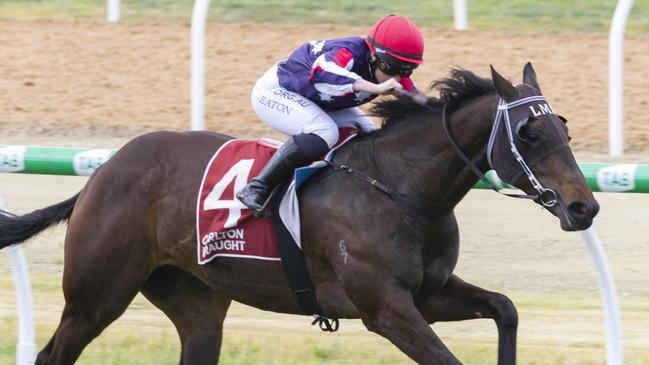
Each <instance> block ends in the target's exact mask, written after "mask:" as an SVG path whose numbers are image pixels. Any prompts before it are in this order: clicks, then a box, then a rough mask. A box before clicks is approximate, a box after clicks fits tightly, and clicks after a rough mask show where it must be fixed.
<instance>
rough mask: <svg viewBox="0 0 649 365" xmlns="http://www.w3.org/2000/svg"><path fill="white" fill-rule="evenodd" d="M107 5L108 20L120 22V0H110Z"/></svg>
mask: <svg viewBox="0 0 649 365" xmlns="http://www.w3.org/2000/svg"><path fill="white" fill-rule="evenodd" d="M106 7H107V8H108V9H107V10H108V11H107V13H108V21H109V22H111V23H115V22H118V21H119V20H120V0H108V4H106Z"/></svg>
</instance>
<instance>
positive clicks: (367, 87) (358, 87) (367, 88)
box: [353, 78, 403, 95]
mask: <svg viewBox="0 0 649 365" xmlns="http://www.w3.org/2000/svg"><path fill="white" fill-rule="evenodd" d="M402 88H403V86H401V84H400V83H399V81H397V80H395V79H394V78H390V79H387V80H386V81H383V82H382V83H379V84H375V83H373V82H370V81H367V80H363V79H358V80H356V81H355V82H354V85H353V90H354V91H355V92H359V91H363V92H367V93H370V94H376V95H386V94H390V93H391V92H392V90H395V89H402Z"/></svg>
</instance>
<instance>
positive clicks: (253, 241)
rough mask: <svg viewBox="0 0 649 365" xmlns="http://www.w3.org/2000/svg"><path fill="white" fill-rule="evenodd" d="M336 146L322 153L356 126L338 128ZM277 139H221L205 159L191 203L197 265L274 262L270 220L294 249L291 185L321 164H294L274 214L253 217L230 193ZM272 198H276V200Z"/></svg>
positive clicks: (296, 224) (296, 221) (295, 206)
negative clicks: (276, 222)
mask: <svg viewBox="0 0 649 365" xmlns="http://www.w3.org/2000/svg"><path fill="white" fill-rule="evenodd" d="M339 132H340V138H339V141H338V143H337V144H336V146H334V148H333V149H332V150H331V151H330V152H329V153H328V154H327V155H326V156H325V159H328V160H330V159H331V158H332V156H333V152H334V150H335V149H337V148H338V147H340V146H341V145H342V144H344V143H345V142H347V141H349V140H350V139H352V138H353V137H354V136H356V132H357V131H356V129H354V128H341V129H340V130H339ZM280 146H281V142H278V141H274V140H271V139H265V138H261V139H258V140H252V141H251V140H241V139H232V140H229V141H227V142H226V143H224V144H223V145H222V146H221V147H220V148H219V149H218V150H217V151H216V152H215V153H214V155H213V156H212V158H211V159H210V161H209V162H208V164H207V166H206V168H205V172H204V173H203V179H202V181H201V185H200V189H199V190H198V199H197V204H196V232H197V237H196V239H197V242H196V245H197V247H196V248H197V256H198V263H199V264H201V265H203V264H206V263H208V262H210V261H211V260H213V259H214V258H216V257H219V256H226V257H241V258H249V259H258V260H274V261H279V260H280V254H279V248H278V243H277V236H276V234H275V229H274V227H273V220H274V219H278V218H279V219H281V223H282V224H283V225H284V226H285V228H286V229H287V230H288V231H289V232H290V235H291V236H292V238H293V240H294V243H295V244H297V245H298V246H299V247H300V248H301V247H302V245H301V240H300V214H299V202H298V199H297V189H298V188H299V186H301V185H302V183H304V182H305V181H306V180H307V179H308V178H309V177H310V176H312V175H313V174H314V173H315V172H316V171H317V170H319V169H320V168H323V167H325V166H326V164H325V163H324V162H322V161H320V162H318V163H315V164H313V165H311V166H307V167H301V168H298V169H297V170H296V172H295V175H294V177H293V180H292V181H291V184H290V185H289V188H288V189H287V190H286V193H285V195H284V196H283V197H282V198H281V203H280V206H279V207H278V208H277V209H273V206H272V202H271V203H270V204H271V205H269V207H268V208H269V209H270V210H271V211H278V212H279V214H278V215H279V217H277V216H273V217H271V219H263V218H259V219H258V218H255V216H254V215H253V214H252V211H251V210H250V209H247V208H246V207H245V206H244V205H243V204H242V203H241V202H240V201H239V200H238V199H237V198H236V197H235V195H236V193H237V192H238V191H239V190H241V189H243V187H244V186H245V185H246V184H247V183H248V182H249V181H250V180H252V178H253V177H255V176H257V174H259V172H260V171H261V169H262V168H263V167H264V166H265V165H266V163H267V162H268V161H269V160H270V158H271V157H272V155H273V154H274V153H275V151H276V150H277V149H278V148H279V147H280ZM276 201H277V199H276Z"/></svg>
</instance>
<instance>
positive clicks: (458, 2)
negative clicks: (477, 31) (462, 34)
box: [453, 0, 469, 30]
mask: <svg viewBox="0 0 649 365" xmlns="http://www.w3.org/2000/svg"><path fill="white" fill-rule="evenodd" d="M453 18H455V29H457V30H467V28H468V23H469V21H468V18H469V17H468V16H467V7H466V0H453Z"/></svg>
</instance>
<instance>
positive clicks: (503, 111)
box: [487, 95, 557, 208]
mask: <svg viewBox="0 0 649 365" xmlns="http://www.w3.org/2000/svg"><path fill="white" fill-rule="evenodd" d="M534 101H537V102H538V101H544V102H546V103H547V100H546V99H545V97H544V96H541V95H535V96H529V97H526V98H522V99H518V100H515V101H513V102H511V103H507V102H506V101H505V100H504V99H503V98H500V99H498V107H497V109H496V116H495V117H494V122H493V125H492V127H491V135H490V136H489V143H488V144H487V161H488V162H489V166H490V167H491V168H492V169H493V170H494V171H495V170H496V168H495V167H494V164H493V162H492V155H493V146H494V142H495V141H496V132H497V131H498V127H499V126H500V124H501V123H500V121H501V120H504V121H505V123H504V124H505V129H506V130H507V140H508V142H509V148H510V150H511V151H512V154H513V155H514V158H516V161H517V162H518V164H519V165H520V166H521V169H522V170H523V172H524V173H525V175H526V176H527V179H528V180H529V182H530V183H531V184H532V186H533V187H534V189H536V191H537V192H538V193H539V194H538V195H537V196H536V198H535V199H534V201H536V202H537V203H539V204H542V205H543V206H544V207H546V208H549V207H552V206H554V205H556V204H557V193H556V192H555V191H554V190H552V189H549V188H546V187H544V186H543V185H542V184H541V182H539V180H538V179H537V178H536V176H534V173H533V172H532V169H530V167H529V166H528V164H527V162H526V161H525V159H524V158H523V156H522V155H521V154H520V152H519V151H518V148H517V147H516V144H515V143H514V135H513V133H512V126H511V123H510V119H509V110H510V109H512V108H516V107H519V106H523V105H525V104H528V103H531V102H534Z"/></svg>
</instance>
